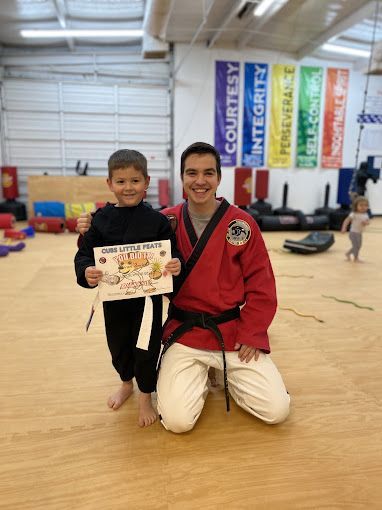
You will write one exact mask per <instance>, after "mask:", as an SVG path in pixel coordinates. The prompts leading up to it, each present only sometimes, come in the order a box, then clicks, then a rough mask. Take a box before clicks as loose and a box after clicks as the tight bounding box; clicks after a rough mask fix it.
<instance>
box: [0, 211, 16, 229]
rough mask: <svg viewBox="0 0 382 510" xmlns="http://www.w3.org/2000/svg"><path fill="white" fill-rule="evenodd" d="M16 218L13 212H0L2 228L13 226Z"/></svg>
mask: <svg viewBox="0 0 382 510" xmlns="http://www.w3.org/2000/svg"><path fill="white" fill-rule="evenodd" d="M15 221H16V218H15V216H14V215H13V214H11V213H0V228H13V227H14V226H15Z"/></svg>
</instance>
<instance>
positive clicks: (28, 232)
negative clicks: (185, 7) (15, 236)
mask: <svg viewBox="0 0 382 510" xmlns="http://www.w3.org/2000/svg"><path fill="white" fill-rule="evenodd" d="M20 232H24V234H26V236H27V237H34V235H35V231H34V228H33V227H31V226H29V227H25V228H22V229H21V230H20Z"/></svg>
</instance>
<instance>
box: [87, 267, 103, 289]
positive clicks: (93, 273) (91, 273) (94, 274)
mask: <svg viewBox="0 0 382 510" xmlns="http://www.w3.org/2000/svg"><path fill="white" fill-rule="evenodd" d="M102 274H103V273H102V271H100V270H99V269H97V268H96V267H95V266H89V267H87V268H86V269H85V278H86V281H87V282H88V284H89V285H90V287H96V286H97V285H98V282H99V281H101V278H102Z"/></svg>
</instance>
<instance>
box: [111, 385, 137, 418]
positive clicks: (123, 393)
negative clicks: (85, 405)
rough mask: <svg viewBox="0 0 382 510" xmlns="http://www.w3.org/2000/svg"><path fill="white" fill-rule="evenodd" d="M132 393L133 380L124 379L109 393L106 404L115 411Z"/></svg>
mask: <svg viewBox="0 0 382 510" xmlns="http://www.w3.org/2000/svg"><path fill="white" fill-rule="evenodd" d="M132 393H133V381H124V382H123V383H122V384H121V387H120V388H119V390H118V391H116V392H115V393H113V394H112V395H110V397H109V398H108V400H107V405H108V406H109V407H110V409H114V411H116V410H117V409H119V408H120V407H121V405H122V404H123V403H124V402H125V401H126V400H127V399H128V398H129V397H130V395H131V394H132Z"/></svg>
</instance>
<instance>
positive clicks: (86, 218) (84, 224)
mask: <svg viewBox="0 0 382 510" xmlns="http://www.w3.org/2000/svg"><path fill="white" fill-rule="evenodd" d="M91 222H92V217H91V214H90V213H88V212H84V213H81V216H80V217H79V218H77V231H78V232H79V233H80V234H81V235H84V234H85V232H87V231H88V230H89V228H90V225H91Z"/></svg>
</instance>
